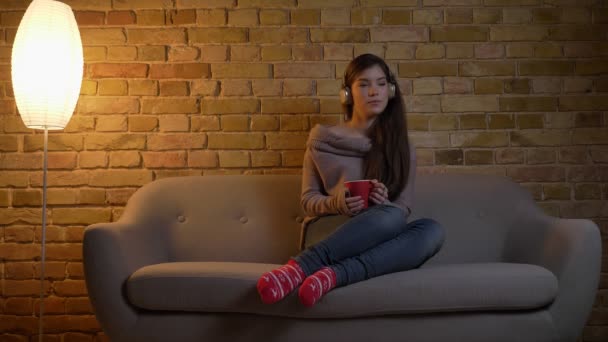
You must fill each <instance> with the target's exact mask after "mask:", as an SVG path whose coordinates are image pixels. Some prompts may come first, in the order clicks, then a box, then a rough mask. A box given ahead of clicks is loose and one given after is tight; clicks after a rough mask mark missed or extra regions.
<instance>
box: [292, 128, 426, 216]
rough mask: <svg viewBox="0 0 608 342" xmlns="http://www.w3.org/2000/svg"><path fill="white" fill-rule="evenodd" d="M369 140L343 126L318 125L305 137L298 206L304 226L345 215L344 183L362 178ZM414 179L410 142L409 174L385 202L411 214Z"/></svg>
mask: <svg viewBox="0 0 608 342" xmlns="http://www.w3.org/2000/svg"><path fill="white" fill-rule="evenodd" d="M370 148H371V141H370V139H369V138H368V137H367V136H365V135H363V134H362V133H359V132H358V131H356V130H354V129H351V128H348V127H346V126H338V125H336V126H325V125H321V124H317V125H316V126H315V127H314V128H313V129H312V130H311V131H310V134H309V136H308V141H307V143H306V152H305V153H304V163H303V170H302V195H301V204H302V208H303V209H304V212H305V213H306V215H307V217H306V219H305V221H304V226H306V225H307V223H310V222H311V221H314V220H315V219H316V218H317V217H320V216H325V215H335V214H340V215H347V214H348V208H347V207H346V202H345V200H344V194H345V191H344V185H343V183H344V182H345V181H350V180H358V179H363V177H364V173H363V157H364V156H365V153H366V152H367V151H369V149H370ZM415 178H416V149H415V147H414V146H413V145H412V144H411V143H410V175H409V179H408V182H407V185H406V187H405V189H404V190H403V191H402V192H401V194H400V195H399V197H398V198H397V199H396V200H395V201H394V202H390V203H387V204H389V205H393V206H396V207H399V208H401V209H403V213H404V215H406V216H409V214H410V213H411V209H410V208H411V207H412V201H413V195H414V182H415Z"/></svg>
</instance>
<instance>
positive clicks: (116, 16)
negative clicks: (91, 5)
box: [106, 11, 135, 25]
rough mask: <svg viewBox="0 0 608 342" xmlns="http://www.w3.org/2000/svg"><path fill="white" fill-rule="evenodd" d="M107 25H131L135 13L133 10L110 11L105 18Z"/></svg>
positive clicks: (133, 22)
mask: <svg viewBox="0 0 608 342" xmlns="http://www.w3.org/2000/svg"><path fill="white" fill-rule="evenodd" d="M106 20H107V23H108V25H133V24H135V13H133V11H110V12H108V17H107V18H106Z"/></svg>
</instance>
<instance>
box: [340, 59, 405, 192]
mask: <svg viewBox="0 0 608 342" xmlns="http://www.w3.org/2000/svg"><path fill="white" fill-rule="evenodd" d="M375 65H378V66H379V67H380V68H381V69H382V71H384V74H385V75H386V79H387V81H388V82H390V83H393V84H394V85H395V96H394V97H393V98H392V99H389V100H388V104H387V105H386V108H385V109H384V111H383V112H382V113H381V114H380V115H378V117H377V118H376V120H375V121H374V123H373V124H372V125H371V126H370V127H369V128H368V131H367V135H368V136H369V138H370V140H371V143H372V147H371V149H370V150H369V152H368V153H367V154H366V155H365V158H364V159H363V171H364V175H365V178H366V179H377V180H379V181H380V182H382V183H384V185H386V187H387V188H388V198H389V200H390V201H394V200H395V199H396V198H397V197H398V196H399V194H401V191H403V189H404V188H405V185H406V184H407V180H408V179H409V176H410V175H409V170H410V146H409V140H408V135H407V121H406V120H405V107H404V105H403V99H402V98H401V91H400V90H399V84H397V80H396V79H395V77H394V76H393V75H392V74H391V72H390V69H389V67H388V65H387V64H386V62H384V60H383V59H382V58H380V57H378V56H376V55H373V54H363V55H360V56H358V57H356V58H355V59H353V60H352V61H351V62H350V63H349V64H348V66H347V67H346V71H345V72H344V85H346V86H348V87H350V88H351V89H352V84H353V83H354V81H355V79H356V77H357V76H358V75H359V74H360V73H361V72H363V71H364V70H366V69H368V68H371V67H373V66H375ZM343 110H344V113H345V117H346V119H347V120H350V119H351V118H352V115H353V104H350V105H343Z"/></svg>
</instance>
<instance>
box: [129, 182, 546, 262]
mask: <svg viewBox="0 0 608 342" xmlns="http://www.w3.org/2000/svg"><path fill="white" fill-rule="evenodd" d="M300 187H301V176H300V175H213V176H191V177H177V178H165V179H161V180H157V181H154V182H152V183H149V184H147V185H145V186H144V187H142V188H141V189H139V190H138V191H137V192H136V193H135V194H134V195H133V196H132V197H131V198H130V199H129V202H128V204H127V207H126V208H125V212H124V214H123V216H122V217H121V220H125V221H134V222H138V223H139V225H140V226H142V227H144V229H147V230H149V233H153V234H159V238H162V239H165V240H166V244H167V247H168V253H169V255H168V257H169V260H170V261H203V260H204V261H235V262H243V261H249V262H263V263H282V262H285V261H286V260H287V258H289V257H290V256H293V255H295V254H297V253H298V247H299V239H300V229H301V221H302V219H303V217H304V213H303V211H302V209H301V207H300ZM412 209H413V212H412V216H411V217H410V219H409V221H412V220H415V219H417V218H421V217H430V218H433V219H435V220H437V221H439V222H440V223H441V224H443V225H444V227H445V229H446V240H445V243H444V245H443V248H442V250H441V251H440V252H439V253H438V254H437V255H436V256H435V257H434V258H432V259H431V260H429V262H428V263H427V264H432V263H458V262H491V261H499V260H501V257H502V254H503V243H504V241H505V239H506V238H507V234H508V232H509V230H510V229H511V228H512V227H514V225H517V224H519V222H521V216H522V215H537V214H541V215H542V214H543V213H542V212H541V210H540V208H538V207H537V206H536V205H535V203H534V201H533V199H532V197H531V195H530V194H529V192H528V191H527V190H525V189H524V188H523V187H521V186H519V185H518V184H517V183H515V182H513V181H511V180H510V179H508V178H506V177H502V176H491V175H479V174H476V175H473V174H418V176H417V178H416V185H415V203H414V205H413V208H412ZM146 227H147V228H146Z"/></svg>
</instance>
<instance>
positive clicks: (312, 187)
mask: <svg viewBox="0 0 608 342" xmlns="http://www.w3.org/2000/svg"><path fill="white" fill-rule="evenodd" d="M300 204H301V205H302V209H304V212H305V213H306V215H308V216H324V215H332V214H340V215H348V213H349V210H348V207H347V206H346V201H345V200H344V192H339V193H338V195H336V196H331V195H327V194H326V191H325V189H324V188H323V182H322V180H321V176H320V174H319V171H318V169H317V165H316V164H315V162H314V160H313V158H312V156H311V150H310V148H307V149H306V151H305V152H304V161H303V166H302V194H301V197H300Z"/></svg>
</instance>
